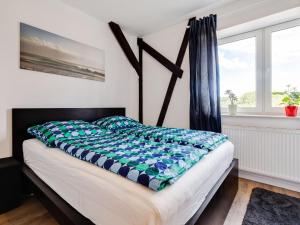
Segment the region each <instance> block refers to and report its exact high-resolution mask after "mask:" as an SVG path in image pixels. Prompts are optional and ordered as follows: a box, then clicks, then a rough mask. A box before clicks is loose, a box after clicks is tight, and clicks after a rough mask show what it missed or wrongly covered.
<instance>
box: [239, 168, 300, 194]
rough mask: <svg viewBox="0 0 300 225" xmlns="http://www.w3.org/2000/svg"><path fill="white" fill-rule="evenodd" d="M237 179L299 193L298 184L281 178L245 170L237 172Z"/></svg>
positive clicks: (299, 187) (299, 185) (299, 184)
mask: <svg viewBox="0 0 300 225" xmlns="http://www.w3.org/2000/svg"><path fill="white" fill-rule="evenodd" d="M239 177H241V178H245V179H248V180H253V181H257V182H260V183H265V184H269V185H273V186H277V187H281V188H285V189H288V190H292V191H297V192H300V183H298V182H294V181H289V180H284V179H281V178H276V177H272V176H268V175H263V174H258V173H254V172H250V171H246V170H239Z"/></svg>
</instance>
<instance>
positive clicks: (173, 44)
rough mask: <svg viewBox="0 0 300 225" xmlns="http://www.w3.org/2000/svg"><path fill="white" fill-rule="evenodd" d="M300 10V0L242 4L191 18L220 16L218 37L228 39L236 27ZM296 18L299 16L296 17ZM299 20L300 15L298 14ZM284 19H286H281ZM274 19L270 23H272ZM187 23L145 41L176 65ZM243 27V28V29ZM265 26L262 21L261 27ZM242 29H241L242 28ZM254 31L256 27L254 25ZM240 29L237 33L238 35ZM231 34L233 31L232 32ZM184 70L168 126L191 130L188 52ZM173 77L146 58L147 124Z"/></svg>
mask: <svg viewBox="0 0 300 225" xmlns="http://www.w3.org/2000/svg"><path fill="white" fill-rule="evenodd" d="M297 6H300V0H284V1H274V0H238V1H233V2H231V3H229V4H227V5H225V6H223V7H221V6H219V7H217V8H207V9H201V10H198V11H195V12H193V13H192V14H190V17H192V16H197V17H198V18H199V17H203V16H207V15H209V14H211V13H216V14H217V15H218V33H219V34H222V35H224V34H225V33H226V34H227V35H228V32H227V31H228V30H229V31H230V30H231V27H233V26H236V27H237V28H238V29H240V30H241V29H242V28H243V26H244V24H245V23H250V22H251V21H253V20H257V19H259V18H267V17H269V16H270V15H272V14H275V13H279V12H282V11H286V10H289V9H291V8H295V7H297ZM293 16H295V15H293ZM298 17H299V14H298ZM280 19H282V18H280ZM269 20H270V19H268V23H269V22H270V21H269ZM186 24H187V21H184V22H183V23H180V24H177V25H174V26H172V27H169V28H167V29H164V30H162V31H160V32H157V33H154V34H151V35H147V36H145V37H144V40H145V41H146V42H147V43H148V44H150V45H151V46H153V47H154V48H155V49H157V50H158V51H159V52H161V53H162V54H163V55H165V56H166V57H167V58H169V59H170V60H171V61H173V62H175V61H176V57H177V54H178V51H179V47H180V44H181V41H182V38H183V34H184V31H185V27H186ZM240 24H243V25H240ZM259 24H260V25H261V24H262V21H260V23H259ZM238 25H240V26H238ZM251 27H253V24H252V25H251ZM236 31H237V29H235V30H234V32H236ZM230 32H231V31H230ZM182 69H183V70H184V74H183V78H182V79H179V80H178V81H177V84H176V86H175V90H174V93H173V96H172V99H171V102H170V105H169V109H168V112H167V115H166V119H165V122H164V126H170V127H183V128H188V127H189V57H188V51H187V52H186V55H185V58H184V61H183V65H182ZM170 75H171V73H170V72H169V71H168V70H167V69H165V68H164V67H163V66H162V65H160V64H159V63H158V62H156V61H155V60H154V59H153V58H151V57H150V56H149V55H147V54H146V53H145V56H144V113H145V114H144V121H145V123H147V124H156V122H157V119H158V115H159V112H160V109H161V106H162V103H163V99H164V97H165V93H166V90H167V87H168V84H169V80H170V77H171V76H170Z"/></svg>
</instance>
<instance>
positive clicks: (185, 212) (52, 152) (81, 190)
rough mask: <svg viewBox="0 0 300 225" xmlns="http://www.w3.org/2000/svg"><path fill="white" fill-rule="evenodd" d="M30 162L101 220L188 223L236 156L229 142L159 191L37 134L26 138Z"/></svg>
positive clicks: (128, 224)
mask: <svg viewBox="0 0 300 225" xmlns="http://www.w3.org/2000/svg"><path fill="white" fill-rule="evenodd" d="M23 149H24V159H25V163H26V164H27V165H28V166H29V167H30V168H31V169H32V170H33V171H34V172H35V173H36V174H37V175H38V176H39V177H40V178H41V179H42V180H43V181H44V182H46V183H47V184H48V185H49V186H50V187H51V188H52V189H53V190H54V191H55V192H56V193H58V194H59V195H60V196H61V197H62V198H63V199H65V200H66V201H67V202H68V203H69V204H71V205H72V206H73V207H74V208H75V209H77V211H78V212H80V213H81V214H83V215H84V216H85V217H87V218H89V219H90V220H91V221H93V222H94V223H95V224H99V225H116V224H118V225H183V224H185V223H186V222H187V221H188V220H189V218H191V217H192V216H193V215H194V213H195V212H196V211H197V209H198V208H199V207H200V206H201V204H202V203H203V201H204V200H205V197H206V195H207V194H208V192H209V191H210V189H211V188H212V187H213V186H214V184H215V183H216V182H217V180H218V179H219V178H220V176H221V175H222V173H223V172H224V171H225V170H226V169H227V168H228V167H229V165H230V163H231V161H232V159H233V149H234V147H233V145H232V143H231V142H229V141H228V142H226V143H224V144H222V145H221V146H219V147H218V148H217V149H216V150H214V151H212V152H211V153H209V154H208V155H207V156H206V157H205V158H204V159H202V160H201V161H200V162H199V163H197V164H196V165H195V166H194V167H192V168H191V169H190V170H189V171H187V172H186V173H185V174H184V175H183V176H182V177H181V178H180V179H179V180H178V181H176V183H175V184H173V185H171V186H169V187H167V188H165V189H164V190H162V191H159V192H154V191H152V190H150V189H148V188H146V187H144V186H142V185H139V184H136V183H134V182H132V181H130V180H128V179H126V178H123V177H121V176H119V175H116V174H114V173H112V172H109V171H106V170H104V169H101V168H99V167H97V166H94V165H92V164H90V163H87V162H84V161H81V160H78V159H76V158H74V157H72V156H70V155H68V154H66V153H64V152H63V151H61V150H59V149H53V148H48V147H46V146H45V145H44V144H42V143H41V142H40V141H38V140H36V139H30V140H26V141H25V142H24V143H23Z"/></svg>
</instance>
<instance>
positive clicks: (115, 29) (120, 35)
mask: <svg viewBox="0 0 300 225" xmlns="http://www.w3.org/2000/svg"><path fill="white" fill-rule="evenodd" d="M108 24H109V27H110V29H111V31H112V32H113V34H114V35H115V38H116V39H117V41H118V43H119V44H120V46H121V48H122V49H123V52H124V53H125V55H126V57H127V59H128V60H129V62H130V63H131V65H132V66H133V68H134V69H135V71H136V72H137V74H138V75H139V76H140V75H141V73H142V68H141V66H140V64H139V61H138V60H137V58H136V57H135V55H134V53H133V51H132V49H131V48H130V45H129V43H128V41H127V40H126V37H125V36H124V34H123V32H122V30H121V28H120V26H119V25H118V24H116V23H114V22H109V23H108Z"/></svg>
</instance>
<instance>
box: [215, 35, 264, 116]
mask: <svg viewBox="0 0 300 225" xmlns="http://www.w3.org/2000/svg"><path fill="white" fill-rule="evenodd" d="M249 38H255V67H256V69H255V92H256V95H255V97H256V107H238V110H237V111H238V113H259V112H261V111H262V100H261V99H262V98H261V97H260V96H261V95H262V82H261V81H262V64H261V62H262V52H261V49H262V32H261V31H259V30H256V31H251V32H247V33H242V34H238V35H234V36H230V37H225V38H222V39H219V40H218V46H221V45H224V44H228V43H232V42H236V41H242V40H245V39H249ZM220 76H221V73H220ZM220 79H222V78H221V77H220ZM221 111H222V113H228V108H225V107H222V108H221Z"/></svg>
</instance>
